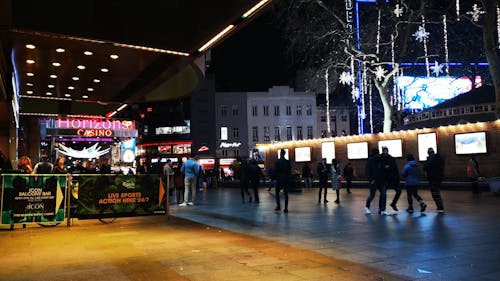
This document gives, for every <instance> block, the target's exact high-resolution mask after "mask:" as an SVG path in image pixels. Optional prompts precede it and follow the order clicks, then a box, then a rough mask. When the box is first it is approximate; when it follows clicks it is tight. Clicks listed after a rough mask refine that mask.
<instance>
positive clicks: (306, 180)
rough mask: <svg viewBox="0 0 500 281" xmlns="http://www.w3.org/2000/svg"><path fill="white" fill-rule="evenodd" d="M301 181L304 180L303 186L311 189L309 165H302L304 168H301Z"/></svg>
mask: <svg viewBox="0 0 500 281" xmlns="http://www.w3.org/2000/svg"><path fill="white" fill-rule="evenodd" d="M302 179H303V180H304V186H305V187H306V188H311V186H312V173H311V167H309V164H308V163H307V162H306V163H304V166H302Z"/></svg>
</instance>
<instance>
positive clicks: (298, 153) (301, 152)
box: [295, 146, 311, 162]
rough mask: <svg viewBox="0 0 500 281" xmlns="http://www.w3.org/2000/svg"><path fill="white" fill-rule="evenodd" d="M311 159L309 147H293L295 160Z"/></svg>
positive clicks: (305, 160)
mask: <svg viewBox="0 0 500 281" xmlns="http://www.w3.org/2000/svg"><path fill="white" fill-rule="evenodd" d="M309 161H311V148H310V147H309V146H307V147H296V148H295V162H309Z"/></svg>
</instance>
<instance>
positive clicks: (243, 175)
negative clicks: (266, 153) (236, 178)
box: [239, 159, 252, 204]
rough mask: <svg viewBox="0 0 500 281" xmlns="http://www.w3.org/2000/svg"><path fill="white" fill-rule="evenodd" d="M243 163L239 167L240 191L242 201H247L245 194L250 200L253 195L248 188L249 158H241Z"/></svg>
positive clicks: (249, 200)
mask: <svg viewBox="0 0 500 281" xmlns="http://www.w3.org/2000/svg"><path fill="white" fill-rule="evenodd" d="M240 162H241V164H240V168H239V175H240V192H241V203H242V204H243V203H245V194H246V195H247V196H248V202H252V196H251V195H250V191H249V190H248V186H249V185H250V167H249V166H248V160H247V159H241V161H240Z"/></svg>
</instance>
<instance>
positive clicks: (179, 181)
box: [174, 167, 185, 205]
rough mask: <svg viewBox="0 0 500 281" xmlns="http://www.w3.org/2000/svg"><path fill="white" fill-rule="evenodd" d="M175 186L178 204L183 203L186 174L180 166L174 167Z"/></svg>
mask: <svg viewBox="0 0 500 281" xmlns="http://www.w3.org/2000/svg"><path fill="white" fill-rule="evenodd" d="M174 188H175V199H176V201H175V202H176V203H177V205H180V204H182V202H183V201H184V189H185V188H184V175H183V174H182V172H181V169H180V168H179V167H177V168H175V169H174Z"/></svg>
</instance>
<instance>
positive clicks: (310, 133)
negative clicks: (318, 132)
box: [307, 126, 313, 140]
mask: <svg viewBox="0 0 500 281" xmlns="http://www.w3.org/2000/svg"><path fill="white" fill-rule="evenodd" d="M312 138H313V127H312V126H307V139H309V140H310V139H312Z"/></svg>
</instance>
